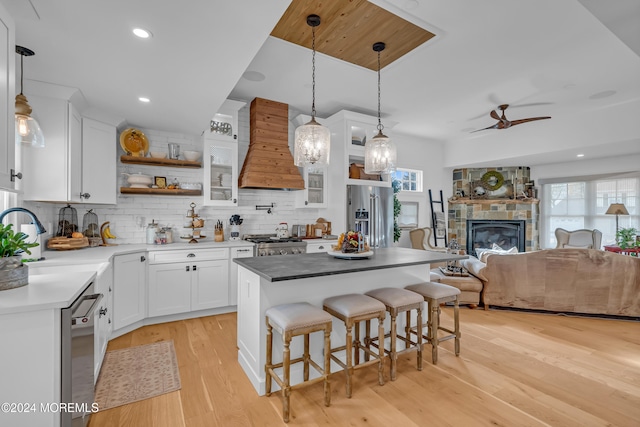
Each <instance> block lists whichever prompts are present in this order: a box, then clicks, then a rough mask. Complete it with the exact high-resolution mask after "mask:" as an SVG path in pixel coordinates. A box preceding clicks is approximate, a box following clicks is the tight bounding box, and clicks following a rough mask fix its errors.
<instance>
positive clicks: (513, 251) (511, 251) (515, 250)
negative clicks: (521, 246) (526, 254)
mask: <svg viewBox="0 0 640 427" xmlns="http://www.w3.org/2000/svg"><path fill="white" fill-rule="evenodd" d="M496 246H497V245H496ZM498 247H499V246H498ZM517 253H518V248H516V247H515V246H514V247H513V248H511V249H509V250H508V251H505V250H502V249H499V250H497V249H487V250H486V251H484V252H482V255H481V256H480V261H482V262H484V263H486V262H487V258H489V256H490V255H505V254H517Z"/></svg>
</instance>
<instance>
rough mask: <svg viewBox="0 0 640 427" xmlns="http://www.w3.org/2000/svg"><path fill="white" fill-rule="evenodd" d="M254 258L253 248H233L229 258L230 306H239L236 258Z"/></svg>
mask: <svg viewBox="0 0 640 427" xmlns="http://www.w3.org/2000/svg"><path fill="white" fill-rule="evenodd" d="M252 256H253V247H250V248H249V247H244V248H231V257H230V258H229V305H238V264H236V263H235V262H233V260H234V258H250V257H252Z"/></svg>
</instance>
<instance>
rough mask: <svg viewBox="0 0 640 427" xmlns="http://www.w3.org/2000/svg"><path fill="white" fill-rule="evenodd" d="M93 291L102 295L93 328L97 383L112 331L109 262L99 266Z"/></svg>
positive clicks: (111, 273) (110, 270)
mask: <svg viewBox="0 0 640 427" xmlns="http://www.w3.org/2000/svg"><path fill="white" fill-rule="evenodd" d="M95 291H96V293H99V294H102V295H103V298H102V300H101V301H100V306H99V307H98V310H97V312H96V316H97V321H96V326H95V351H94V360H95V371H94V373H95V375H94V380H95V381H97V380H98V374H99V373H100V367H101V366H102V360H103V359H104V354H105V353H106V351H107V343H108V342H109V338H110V337H111V331H112V330H113V322H112V321H111V318H112V317H113V266H112V264H111V263H110V262H109V263H106V264H104V266H101V268H100V270H98V272H97V275H96V281H95Z"/></svg>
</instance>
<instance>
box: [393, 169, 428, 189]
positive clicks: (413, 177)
mask: <svg viewBox="0 0 640 427" xmlns="http://www.w3.org/2000/svg"><path fill="white" fill-rule="evenodd" d="M392 179H397V180H398V181H400V182H401V183H402V185H401V186H400V191H413V192H417V191H422V171H419V170H414V169H400V168H398V169H397V170H396V171H395V172H394V173H393V175H392Z"/></svg>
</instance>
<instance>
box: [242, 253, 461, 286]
mask: <svg viewBox="0 0 640 427" xmlns="http://www.w3.org/2000/svg"><path fill="white" fill-rule="evenodd" d="M465 258H468V257H467V256H466V255H452V254H448V253H444V252H432V251H421V250H417V249H408V248H384V249H376V250H375V251H374V254H373V255H372V256H371V257H369V258H365V259H341V258H335V257H333V256H331V255H329V254H327V253H313V254H303V255H283V256H262V257H253V258H235V259H234V260H233V261H234V262H235V263H237V264H238V265H239V266H241V267H244V268H246V269H247V270H249V271H252V272H254V273H256V274H258V275H259V276H261V277H263V278H265V279H267V280H268V281H269V282H280V281H283V280H295V279H304V278H308V277H319V276H331V275H334V274H345V273H355V272H359V271H370V270H382V269H386V268H394V267H404V266H409V265H421V264H431V263H437V262H444V261H452V260H458V259H465Z"/></svg>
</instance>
